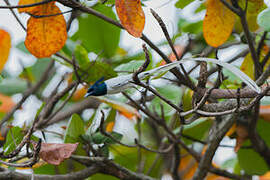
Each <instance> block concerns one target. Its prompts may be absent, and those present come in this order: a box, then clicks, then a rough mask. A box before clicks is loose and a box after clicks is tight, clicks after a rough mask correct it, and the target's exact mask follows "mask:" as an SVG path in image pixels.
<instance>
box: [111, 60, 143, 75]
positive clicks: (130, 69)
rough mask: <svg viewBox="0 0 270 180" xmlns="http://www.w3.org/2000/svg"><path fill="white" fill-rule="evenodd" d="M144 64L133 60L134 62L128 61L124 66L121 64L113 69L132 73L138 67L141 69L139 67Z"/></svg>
mask: <svg viewBox="0 0 270 180" xmlns="http://www.w3.org/2000/svg"><path fill="white" fill-rule="evenodd" d="M143 63H144V61H140V60H139V61H138V60H134V61H130V62H128V63H125V64H121V65H119V66H117V67H116V68H115V71H128V72H134V71H136V70H137V69H138V68H139V67H141V65H142V64H143Z"/></svg>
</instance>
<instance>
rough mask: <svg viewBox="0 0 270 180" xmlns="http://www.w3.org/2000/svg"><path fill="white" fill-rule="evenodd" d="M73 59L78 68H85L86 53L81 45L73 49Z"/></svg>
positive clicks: (87, 61)
mask: <svg viewBox="0 0 270 180" xmlns="http://www.w3.org/2000/svg"><path fill="white" fill-rule="evenodd" d="M75 58H76V60H77V61H78V64H79V66H80V67H85V66H87V64H88V63H89V58H88V52H87V51H86V49H85V48H84V47H82V46H81V45H77V46H76V47H75Z"/></svg>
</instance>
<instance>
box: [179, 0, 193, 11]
mask: <svg viewBox="0 0 270 180" xmlns="http://www.w3.org/2000/svg"><path fill="white" fill-rule="evenodd" d="M191 2H193V0H178V1H177V2H176V3H175V7H177V8H180V9H183V8H184V7H186V5H188V4H190V3H191Z"/></svg>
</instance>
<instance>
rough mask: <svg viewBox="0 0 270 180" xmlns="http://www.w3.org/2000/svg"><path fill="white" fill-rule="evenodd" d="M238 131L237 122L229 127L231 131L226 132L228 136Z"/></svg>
mask: <svg viewBox="0 0 270 180" xmlns="http://www.w3.org/2000/svg"><path fill="white" fill-rule="evenodd" d="M235 131H236V123H234V124H233V126H232V127H231V128H230V129H229V131H228V132H227V133H226V136H231V135H233V134H234V133H235Z"/></svg>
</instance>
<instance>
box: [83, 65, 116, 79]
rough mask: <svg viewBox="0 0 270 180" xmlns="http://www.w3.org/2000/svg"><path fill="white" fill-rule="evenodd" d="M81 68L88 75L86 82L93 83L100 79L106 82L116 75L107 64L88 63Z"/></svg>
mask: <svg viewBox="0 0 270 180" xmlns="http://www.w3.org/2000/svg"><path fill="white" fill-rule="evenodd" d="M83 68H84V70H85V71H86V72H87V73H88V76H87V77H88V78H87V79H86V82H95V81H97V80H98V79H100V78H101V77H104V79H105V80H107V79H110V78H113V77H116V76H117V73H116V72H115V71H114V70H113V68H112V67H111V66H110V65H109V64H107V63H105V62H101V61H94V62H89V63H88V64H87V65H86V66H85V67H83Z"/></svg>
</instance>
